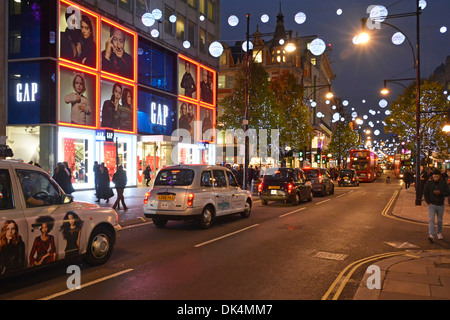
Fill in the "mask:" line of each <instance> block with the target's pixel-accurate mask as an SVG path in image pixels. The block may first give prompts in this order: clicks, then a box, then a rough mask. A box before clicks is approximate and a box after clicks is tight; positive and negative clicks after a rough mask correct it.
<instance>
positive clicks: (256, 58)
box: [253, 51, 262, 63]
mask: <svg viewBox="0 0 450 320" xmlns="http://www.w3.org/2000/svg"><path fill="white" fill-rule="evenodd" d="M253 61H254V62H256V63H261V62H262V51H258V52H253Z"/></svg>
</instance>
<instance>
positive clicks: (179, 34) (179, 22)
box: [176, 15, 185, 40]
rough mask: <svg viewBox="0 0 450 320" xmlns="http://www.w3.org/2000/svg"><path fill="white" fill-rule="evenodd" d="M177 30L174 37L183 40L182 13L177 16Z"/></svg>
mask: <svg viewBox="0 0 450 320" xmlns="http://www.w3.org/2000/svg"><path fill="white" fill-rule="evenodd" d="M176 25H177V27H176V28H177V31H176V37H177V39H178V40H184V39H185V38H184V17H183V16H182V15H178V16H177V23H176Z"/></svg>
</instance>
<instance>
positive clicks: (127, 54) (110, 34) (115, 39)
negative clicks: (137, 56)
mask: <svg viewBox="0 0 450 320" xmlns="http://www.w3.org/2000/svg"><path fill="white" fill-rule="evenodd" d="M101 32H102V40H101V50H102V54H101V61H102V71H105V72H108V73H111V74H114V75H118V76H120V77H124V78H127V79H131V80H134V59H133V56H134V41H135V37H134V34H133V33H131V32H128V31H125V29H122V28H119V27H117V26H115V25H112V24H109V23H108V22H106V21H104V20H102V31H101Z"/></svg>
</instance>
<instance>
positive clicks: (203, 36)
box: [198, 28, 206, 52]
mask: <svg viewBox="0 0 450 320" xmlns="http://www.w3.org/2000/svg"><path fill="white" fill-rule="evenodd" d="M198 38H199V48H200V52H206V31H205V30H203V29H202V28H200V31H199V37H198Z"/></svg>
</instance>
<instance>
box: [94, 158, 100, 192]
mask: <svg viewBox="0 0 450 320" xmlns="http://www.w3.org/2000/svg"><path fill="white" fill-rule="evenodd" d="M93 171H94V186H95V195H97V192H98V179H99V178H100V165H99V164H98V161H94V168H93Z"/></svg>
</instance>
